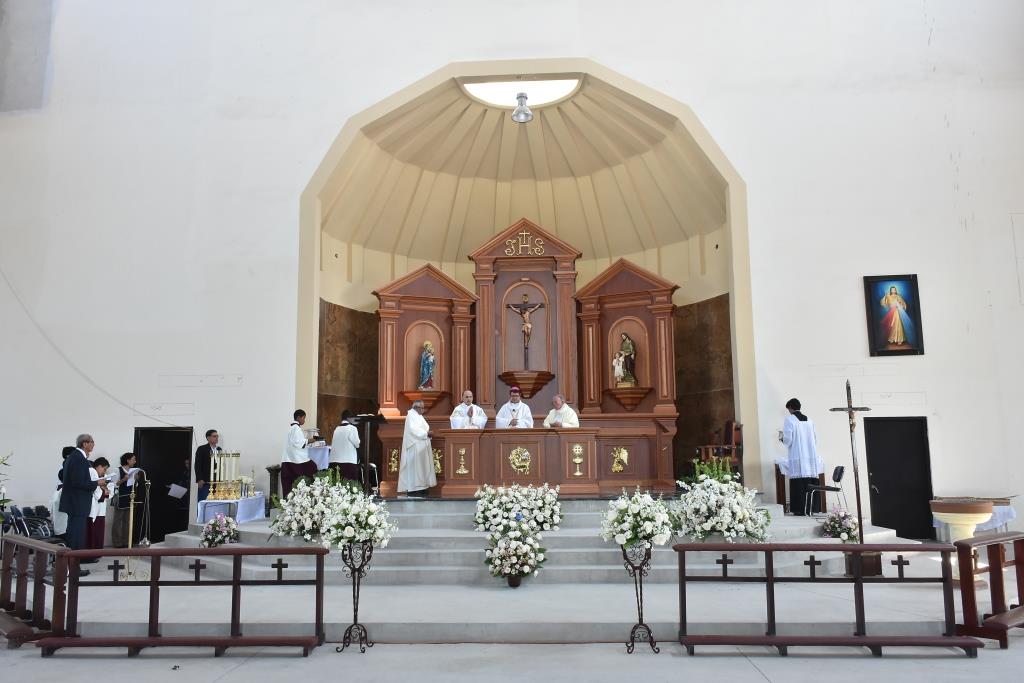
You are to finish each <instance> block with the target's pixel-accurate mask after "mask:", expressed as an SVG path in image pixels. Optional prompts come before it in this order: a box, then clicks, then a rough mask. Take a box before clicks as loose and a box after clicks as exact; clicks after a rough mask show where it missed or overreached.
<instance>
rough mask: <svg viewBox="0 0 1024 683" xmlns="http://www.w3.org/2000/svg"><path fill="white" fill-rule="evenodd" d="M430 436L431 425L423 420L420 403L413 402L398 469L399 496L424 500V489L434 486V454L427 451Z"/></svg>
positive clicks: (435, 479)
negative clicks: (400, 463) (407, 495)
mask: <svg viewBox="0 0 1024 683" xmlns="http://www.w3.org/2000/svg"><path fill="white" fill-rule="evenodd" d="M431 436H433V434H431V432H430V425H429V424H428V423H427V421H426V419H424V417H423V401H413V403H412V408H410V409H409V412H408V413H407V414H406V416H405V434H404V436H402V465H401V467H399V469H398V492H399V493H407V494H409V495H410V496H422V497H425V496H426V495H427V489H429V488H431V487H432V486H437V476H436V475H435V474H434V454H433V452H432V451H431V449H430V437H431Z"/></svg>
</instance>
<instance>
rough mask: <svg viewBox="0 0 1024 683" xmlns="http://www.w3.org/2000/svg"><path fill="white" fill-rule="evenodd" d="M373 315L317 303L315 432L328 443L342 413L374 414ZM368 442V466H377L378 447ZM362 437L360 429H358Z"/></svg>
mask: <svg viewBox="0 0 1024 683" xmlns="http://www.w3.org/2000/svg"><path fill="white" fill-rule="evenodd" d="M378 346H379V344H378V334H377V315H376V314H375V313H364V312H362V311H355V310H352V309H350V308H345V307H344V306H338V305H336V304H332V303H330V302H327V301H324V300H322V299H321V301H320V361H319V371H318V376H317V382H318V384H317V400H316V403H317V409H316V414H317V424H316V426H317V428H318V429H319V430H320V434H321V435H323V437H324V438H325V439H327V440H328V441H329V440H330V438H331V436H332V435H333V434H334V428H335V427H337V426H338V422H339V421H340V420H341V412H342V411H343V410H346V409H348V410H351V411H352V412H353V413H356V414H359V413H375V412H377V355H378ZM375 432H376V430H375V429H374V436H373V437H372V438H371V448H370V452H371V462H377V463H378V467H379V462H380V443H379V440H378V439H377V438H376V435H375ZM360 437H362V429H360Z"/></svg>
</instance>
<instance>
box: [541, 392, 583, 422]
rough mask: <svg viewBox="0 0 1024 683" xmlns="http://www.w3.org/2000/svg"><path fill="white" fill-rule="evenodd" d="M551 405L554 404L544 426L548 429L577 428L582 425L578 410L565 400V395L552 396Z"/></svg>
mask: <svg viewBox="0 0 1024 683" xmlns="http://www.w3.org/2000/svg"><path fill="white" fill-rule="evenodd" d="M551 405H553V406H554V408H552V409H551V410H550V411H549V412H548V416H547V417H545V418H544V426H545V427H546V428H548V429H551V428H552V427H554V428H555V429H575V428H576V427H579V426H580V418H579V416H578V415H576V411H575V410H573V409H572V408H570V407H569V404H568V403H566V402H565V397H564V396H562V395H561V394H555V395H554V396H553V397H552V398H551Z"/></svg>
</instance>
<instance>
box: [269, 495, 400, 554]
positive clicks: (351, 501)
mask: <svg viewBox="0 0 1024 683" xmlns="http://www.w3.org/2000/svg"><path fill="white" fill-rule="evenodd" d="M397 529H398V527H397V526H396V525H394V524H392V523H391V522H390V516H389V512H388V508H387V505H386V504H384V503H383V502H380V503H377V502H374V501H373V499H372V498H371V497H370V496H367V495H366V494H365V493H363V492H362V491H359V490H357V489H355V488H354V487H352V486H348V485H345V484H336V483H331V480H330V479H329V478H327V477H317V478H314V479H313V480H312V481H308V480H299V481H298V482H297V483H296V484H295V487H294V488H293V489H292V491H291V493H289V494H288V497H287V498H285V499H284V500H283V501H281V502H280V512H279V514H278V516H277V518H276V519H274V521H273V522H271V524H270V530H271V531H272V532H273V533H275V534H277V535H278V536H294V537H297V538H302V539H304V540H306V541H311V542H316V543H321V544H323V546H324V547H325V548H330V547H331V546H332V545H337V546H338V547H339V548H340V547H341V546H343V545H345V544H347V543H355V542H362V541H370V542H372V543H373V545H374V546H378V547H381V548H383V547H385V546H387V544H388V541H389V540H390V539H391V536H392V534H393V533H394V532H395V531H397Z"/></svg>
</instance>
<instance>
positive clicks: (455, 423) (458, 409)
mask: <svg viewBox="0 0 1024 683" xmlns="http://www.w3.org/2000/svg"><path fill="white" fill-rule="evenodd" d="M450 419H451V423H452V429H483V428H484V427H485V426H487V413H485V412H484V409H483V408H481V407H480V406H478V405H476V404H475V403H473V392H472V391H470V390H469V389H466V390H465V391H463V392H462V403H460V404H459V405H457V406H455V410H453V411H452V416H451V418H450Z"/></svg>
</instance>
